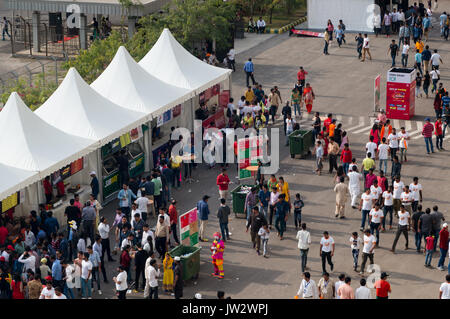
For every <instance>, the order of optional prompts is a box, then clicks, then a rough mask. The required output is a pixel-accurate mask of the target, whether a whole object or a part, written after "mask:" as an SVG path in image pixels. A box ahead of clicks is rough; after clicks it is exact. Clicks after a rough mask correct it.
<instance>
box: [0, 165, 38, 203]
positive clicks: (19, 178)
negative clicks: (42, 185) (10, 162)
mask: <svg viewBox="0 0 450 319" xmlns="http://www.w3.org/2000/svg"><path fill="white" fill-rule="evenodd" d="M0 176H1V177H2V182H1V183H0V201H1V200H4V199H5V198H6V197H8V196H9V195H11V194H13V193H15V192H17V191H19V190H21V189H22V188H25V187H27V186H28V185H30V184H32V183H34V182H36V181H38V180H39V179H40V177H39V173H38V172H36V171H26V170H23V169H20V168H15V167H11V166H7V165H3V164H0Z"/></svg>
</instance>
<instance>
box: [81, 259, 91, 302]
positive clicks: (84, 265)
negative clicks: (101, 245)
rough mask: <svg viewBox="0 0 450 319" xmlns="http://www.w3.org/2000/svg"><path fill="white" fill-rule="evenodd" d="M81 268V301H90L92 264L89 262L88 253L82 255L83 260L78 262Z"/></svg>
mask: <svg viewBox="0 0 450 319" xmlns="http://www.w3.org/2000/svg"><path fill="white" fill-rule="evenodd" d="M79 264H80V266H81V293H82V296H83V297H82V298H81V299H86V297H87V298H88V299H92V284H91V281H92V268H93V265H92V262H91V261H90V260H89V253H84V254H83V260H82V261H81V263H80V262H79Z"/></svg>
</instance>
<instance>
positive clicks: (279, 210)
mask: <svg viewBox="0 0 450 319" xmlns="http://www.w3.org/2000/svg"><path fill="white" fill-rule="evenodd" d="M285 198H286V196H285V194H280V196H278V202H277V203H276V204H275V229H276V230H277V232H278V236H279V237H280V240H283V234H284V232H285V230H286V221H287V218H288V213H289V203H288V202H287V201H286V200H285ZM258 230H259V229H258Z"/></svg>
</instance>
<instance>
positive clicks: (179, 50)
mask: <svg viewBox="0 0 450 319" xmlns="http://www.w3.org/2000/svg"><path fill="white" fill-rule="evenodd" d="M139 65H140V66H142V67H143V68H144V69H145V70H146V71H147V72H148V73H150V74H151V75H153V76H154V77H156V78H158V79H161V80H163V81H164V82H166V83H169V84H172V85H175V86H178V87H182V88H186V89H191V90H195V91H196V93H197V94H199V93H201V92H202V91H204V90H206V89H207V88H210V87H211V86H213V85H215V84H217V83H220V82H222V81H224V80H226V79H227V78H228V77H229V75H230V73H231V70H228V69H223V68H218V67H215V66H212V65H209V64H208V63H205V62H203V61H201V60H199V59H198V58H196V57H195V56H193V55H192V54H191V53H190V52H189V51H187V50H186V49H185V48H183V46H182V45H181V44H180V43H178V41H177V40H176V39H175V38H174V37H173V35H172V33H171V32H170V31H169V29H167V28H166V29H164V30H163V32H162V33H161V35H160V36H159V39H158V41H157V42H156V43H155V45H154V46H153V47H152V48H151V50H150V51H149V52H148V53H147V54H146V55H145V56H144V58H142V60H141V61H140V62H139Z"/></svg>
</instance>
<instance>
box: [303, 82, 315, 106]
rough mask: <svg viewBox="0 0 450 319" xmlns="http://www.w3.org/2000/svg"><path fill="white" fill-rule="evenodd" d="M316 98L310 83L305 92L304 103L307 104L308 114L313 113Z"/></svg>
mask: <svg viewBox="0 0 450 319" xmlns="http://www.w3.org/2000/svg"><path fill="white" fill-rule="evenodd" d="M315 98H316V96H315V94H314V91H313V88H312V87H311V85H310V84H309V83H306V86H305V89H304V90H303V101H304V103H305V106H306V111H307V112H308V114H309V113H311V111H312V107H313V102H314V100H315Z"/></svg>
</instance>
